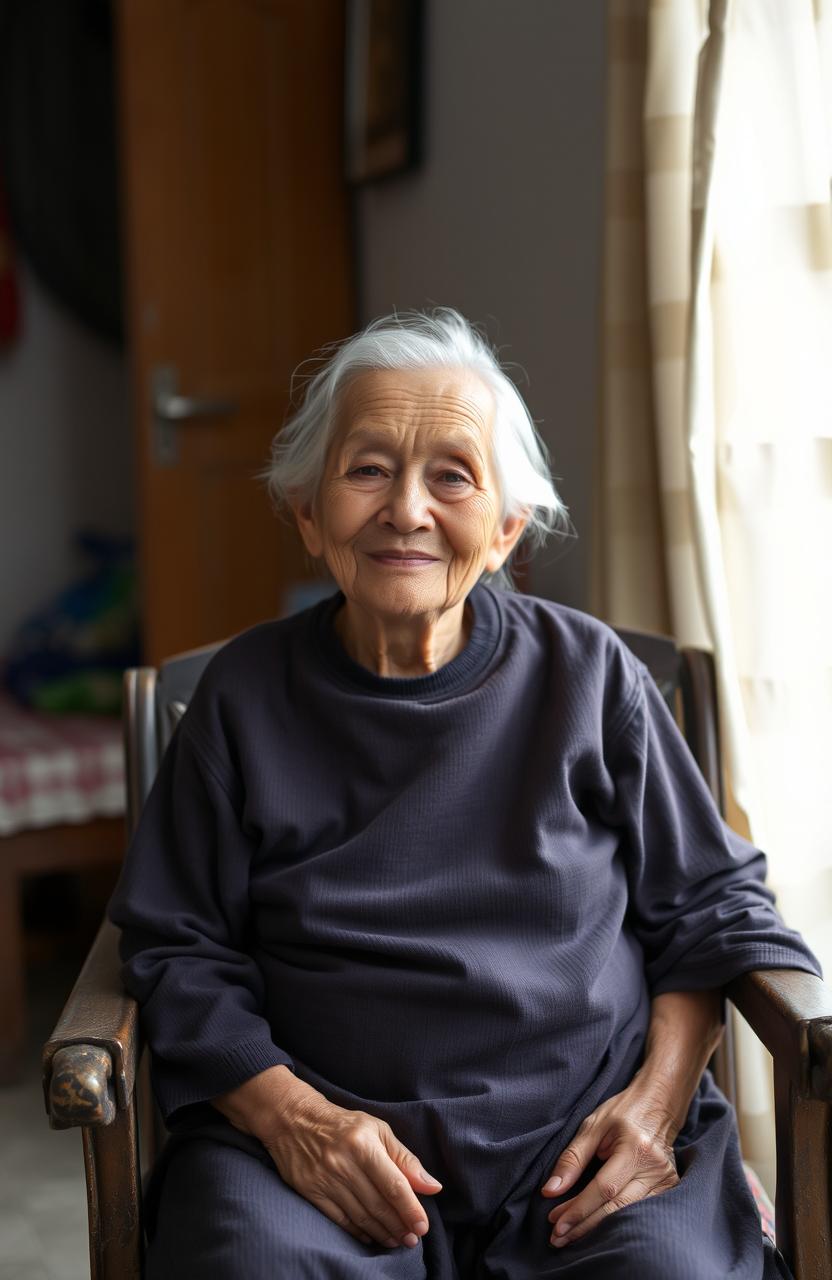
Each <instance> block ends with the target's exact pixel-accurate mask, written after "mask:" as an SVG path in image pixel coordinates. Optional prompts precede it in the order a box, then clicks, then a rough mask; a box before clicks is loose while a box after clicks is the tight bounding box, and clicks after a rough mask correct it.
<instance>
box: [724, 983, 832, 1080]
mask: <svg viewBox="0 0 832 1280" xmlns="http://www.w3.org/2000/svg"><path fill="white" fill-rule="evenodd" d="M725 991H726V995H727V996H728V997H729V999H730V1000H731V1001H732V1002H733V1003H734V1004H735V1005H736V1006H737V1008H738V1009H739V1011H740V1013H741V1014H742V1016H743V1017H744V1018H745V1020H746V1022H748V1023H749V1025H750V1026H751V1028H752V1030H753V1031H754V1032H755V1034H756V1035H757V1036H758V1037H759V1038H760V1040H762V1042H763V1044H764V1045H765V1046H766V1048H767V1049H768V1051H769V1053H770V1054H771V1055H772V1057H773V1058H774V1060H775V1063H776V1064H777V1066H778V1068H779V1069H780V1070H782V1071H784V1072H785V1073H786V1074H787V1075H788V1077H789V1078H790V1080H791V1081H792V1083H793V1085H794V1088H795V1090H796V1091H797V1094H798V1095H799V1096H800V1097H801V1098H806V1099H815V1100H817V1101H822V1102H832V986H830V985H829V984H828V983H825V982H824V981H823V980H822V979H821V978H818V977H816V976H815V974H813V973H804V972H803V971H802V970H800V969H758V970H755V971H754V972H752V973H744V974H742V975H741V976H740V977H739V978H735V979H734V980H733V981H732V982H730V983H729V984H728V985H727V987H726V988H725Z"/></svg>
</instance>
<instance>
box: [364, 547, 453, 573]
mask: <svg viewBox="0 0 832 1280" xmlns="http://www.w3.org/2000/svg"><path fill="white" fill-rule="evenodd" d="M367 555H368V556H369V557H370V559H371V560H375V562H376V564H386V565H390V566H392V567H393V568H394V569H423V568H424V567H425V566H426V565H429V564H436V557H435V556H424V555H419V554H416V555H411V556H403V555H396V554H395V553H393V552H384V551H375V552H374V551H368V552H367Z"/></svg>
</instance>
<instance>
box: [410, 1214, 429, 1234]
mask: <svg viewBox="0 0 832 1280" xmlns="http://www.w3.org/2000/svg"><path fill="white" fill-rule="evenodd" d="M427 1229H428V1224H427V1223H426V1222H425V1220H424V1218H419V1220H418V1222H414V1224H413V1230H414V1231H415V1232H416V1234H417V1236H423V1235H424V1234H425V1232H426V1231H427Z"/></svg>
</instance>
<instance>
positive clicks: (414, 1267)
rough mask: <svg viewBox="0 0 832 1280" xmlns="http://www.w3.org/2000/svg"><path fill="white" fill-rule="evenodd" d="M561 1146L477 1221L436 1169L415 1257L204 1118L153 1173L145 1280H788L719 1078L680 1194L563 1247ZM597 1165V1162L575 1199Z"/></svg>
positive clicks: (704, 1104) (681, 1155)
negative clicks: (436, 1186)
mask: <svg viewBox="0 0 832 1280" xmlns="http://www.w3.org/2000/svg"><path fill="white" fill-rule="evenodd" d="M564 1145H565V1144H564V1138H563V1135H562V1133H561V1132H558V1134H557V1135H556V1136H554V1137H553V1139H552V1140H551V1141H550V1142H548V1143H547V1144H546V1145H545V1146H544V1147H543V1148H542V1149H540V1150H539V1151H538V1153H537V1155H534V1154H532V1158H531V1159H530V1161H529V1164H528V1166H527V1167H526V1169H525V1172H523V1174H522V1177H521V1178H520V1179H519V1181H516V1180H515V1179H513V1178H512V1176H511V1173H512V1171H507V1178H506V1185H507V1186H511V1190H510V1192H509V1193H508V1194H507V1195H506V1197H505V1199H504V1200H503V1201H502V1202H501V1203H499V1204H497V1205H495V1206H494V1209H493V1212H492V1214H491V1215H490V1216H489V1217H488V1218H487V1219H485V1220H483V1221H478V1222H460V1221H457V1220H454V1219H453V1215H451V1216H450V1219H451V1220H449V1218H448V1215H445V1216H444V1217H443V1204H442V1199H443V1195H445V1194H446V1190H447V1188H448V1187H449V1186H450V1185H451V1183H450V1181H449V1180H450V1179H453V1178H457V1179H458V1178H463V1177H464V1170H453V1169H451V1168H449V1169H447V1170H432V1171H434V1172H436V1174H437V1176H439V1177H440V1180H441V1181H442V1183H443V1188H445V1190H443V1191H442V1192H440V1193H439V1194H438V1195H436V1196H423V1197H420V1199H421V1203H422V1204H423V1205H424V1208H425V1210H426V1214H427V1218H428V1223H429V1227H430V1229H429V1231H428V1233H427V1235H426V1236H424V1237H423V1238H422V1239H421V1241H420V1242H419V1244H418V1245H417V1247H416V1248H414V1249H408V1248H407V1247H406V1246H405V1245H402V1246H400V1247H399V1248H396V1249H389V1248H387V1247H385V1246H383V1245H376V1244H369V1245H365V1244H362V1243H361V1242H360V1241H358V1240H356V1239H354V1238H353V1237H352V1236H350V1235H349V1234H348V1233H347V1232H346V1231H344V1230H343V1229H342V1228H341V1227H339V1226H336V1224H335V1223H333V1222H332V1221H331V1220H330V1219H329V1218H328V1217H327V1216H326V1215H325V1214H324V1213H322V1212H321V1211H320V1210H319V1209H317V1208H315V1206H314V1205H312V1204H310V1203H309V1201H307V1200H306V1199H304V1197H302V1196H301V1195H299V1194H298V1193H297V1192H296V1191H294V1190H293V1189H292V1188H291V1187H289V1186H288V1185H287V1184H286V1183H285V1182H284V1181H283V1179H282V1178H281V1177H280V1175H279V1173H278V1172H277V1170H276V1168H275V1167H274V1165H273V1163H272V1161H271V1158H270V1157H269V1155H268V1153H267V1152H266V1150H265V1149H264V1148H263V1147H262V1145H261V1144H260V1143H259V1142H257V1141H256V1139H253V1138H249V1137H246V1136H245V1135H243V1134H241V1133H239V1132H238V1131H237V1130H236V1129H234V1128H233V1127H232V1126H231V1125H230V1124H228V1122H226V1121H225V1120H224V1119H223V1118H222V1117H221V1116H219V1115H218V1114H217V1113H213V1114H211V1113H210V1112H206V1113H205V1116H204V1118H202V1119H200V1118H197V1119H196V1122H195V1123H193V1124H192V1125H191V1127H190V1128H186V1129H183V1130H181V1131H179V1132H177V1133H175V1134H174V1135H173V1136H172V1137H171V1139H170V1140H169V1142H168V1144H167V1146H166V1148H165V1150H164V1151H163V1153H162V1156H161V1157H160V1161H159V1163H158V1165H157V1167H156V1169H155V1170H154V1173H153V1177H152V1179H151V1183H150V1187H149V1189H148V1197H147V1220H148V1252H147V1271H146V1275H147V1280H168V1278H170V1280H174V1278H175V1280H182V1278H183V1277H184V1278H186V1280H187V1278H188V1277H199V1280H267V1278H268V1280H306V1278H307V1277H308V1280H543V1277H558V1280H560V1278H561V1277H563V1278H568V1280H632V1277H633V1276H638V1277H639V1280H724V1278H725V1277H726V1276H728V1275H730V1276H731V1277H732V1280H778V1278H779V1280H791V1273H790V1272H789V1270H788V1268H787V1267H786V1265H785V1263H784V1262H783V1259H782V1257H781V1256H780V1254H779V1253H778V1252H777V1250H776V1249H775V1248H774V1246H773V1245H772V1244H771V1241H770V1240H768V1238H767V1237H764V1236H763V1234H762V1231H761V1227H760V1219H759V1216H758V1214H757V1210H756V1206H755V1204H754V1201H753V1198H752V1196H751V1193H750V1191H749V1188H748V1184H747V1182H746V1179H745V1175H744V1172H743V1169H742V1162H741V1158H740V1151H739V1143H738V1138H737V1131H736V1121H735V1117H734V1112H733V1110H732V1108H731V1106H730V1104H729V1103H728V1102H727V1100H726V1099H725V1097H724V1095H723V1094H722V1093H721V1092H720V1090H719V1089H718V1088H717V1087H716V1085H715V1084H714V1081H713V1078H712V1077H711V1075H710V1073H709V1072H707V1071H706V1072H705V1075H704V1076H703V1078H702V1082H701V1083H700V1086H699V1089H698V1092H697V1094H696V1096H695V1097H694V1099H693V1103H692V1104H691V1108H690V1111H689V1114H688V1117H687V1121H686V1123H685V1126H684V1128H683V1129H682V1130H681V1132H680V1133H679V1136H678V1137H677V1139H676V1143H675V1151H676V1159H677V1167H678V1170H679V1174H680V1181H679V1182H678V1184H677V1185H676V1186H674V1187H672V1188H671V1189H670V1190H669V1191H665V1192H662V1193H661V1194H659V1195H656V1196H651V1197H648V1198H647V1199H645V1200H640V1201H638V1202H637V1203H636V1204H633V1205H628V1206H627V1207H625V1208H624V1209H620V1210H618V1211H617V1212H615V1213H613V1214H611V1215H610V1216H609V1217H608V1218H606V1219H604V1221H603V1222H601V1223H600V1224H599V1225H598V1226H597V1227H596V1228H595V1229H594V1230H593V1231H591V1232H590V1233H589V1234H588V1235H587V1236H585V1237H584V1239H582V1240H578V1241H574V1242H573V1243H572V1244H568V1245H566V1246H565V1247H563V1248H561V1249H555V1248H553V1246H551V1245H550V1244H549V1236H550V1234H551V1226H550V1224H549V1222H548V1219H547V1214H548V1212H549V1210H550V1208H552V1207H553V1205H555V1204H558V1203H560V1201H559V1200H557V1199H549V1198H544V1197H543V1196H542V1195H541V1194H540V1188H541V1186H542V1185H543V1183H544V1182H545V1180H546V1178H547V1177H548V1175H549V1173H550V1172H551V1168H552V1165H553V1164H554V1162H555V1160H556V1159H557V1156H558V1155H559V1154H560V1151H561V1150H562V1148H563V1146H564ZM599 1167H600V1166H599V1164H598V1163H597V1162H596V1161H593V1162H592V1163H591V1165H590V1166H589V1168H588V1169H587V1170H586V1171H585V1173H584V1175H583V1177H582V1179H581V1181H580V1183H579V1186H578V1187H577V1188H576V1189H575V1190H574V1191H573V1192H572V1193H571V1195H574V1194H576V1193H577V1190H578V1189H580V1187H581V1186H584V1185H585V1184H586V1183H587V1182H588V1181H589V1180H590V1179H591V1178H592V1177H594V1176H595V1174H596V1172H597V1171H598V1168H599ZM515 1172H516V1171H515ZM443 1174H444V1176H443ZM512 1184H513V1185H512Z"/></svg>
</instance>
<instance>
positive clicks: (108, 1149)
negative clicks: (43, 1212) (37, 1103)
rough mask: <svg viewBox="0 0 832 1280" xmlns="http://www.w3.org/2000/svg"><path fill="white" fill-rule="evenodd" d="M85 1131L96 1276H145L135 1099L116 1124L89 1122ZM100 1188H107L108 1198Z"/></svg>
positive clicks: (99, 1279)
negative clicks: (102, 1193) (92, 1123)
mask: <svg viewBox="0 0 832 1280" xmlns="http://www.w3.org/2000/svg"><path fill="white" fill-rule="evenodd" d="M81 1133H82V1135H83V1140H84V1164H85V1166H86V1174H87V1210H88V1214H89V1236H90V1277H91V1280H140V1277H141V1275H142V1271H143V1256H144V1237H143V1233H142V1214H141V1186H140V1180H139V1149H138V1135H137V1131H136V1108H135V1100H133V1101H132V1103H131V1106H130V1107H129V1108H128V1109H127V1110H119V1111H118V1113H117V1115H116V1118H115V1120H114V1121H113V1123H112V1124H108V1125H102V1126H100V1127H95V1128H94V1127H92V1126H85V1127H84V1128H83V1129H82V1130H81ZM125 1153H126V1158H125ZM99 1187H102V1188H103V1187H106V1189H107V1191H106V1197H102V1195H100V1194H99Z"/></svg>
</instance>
